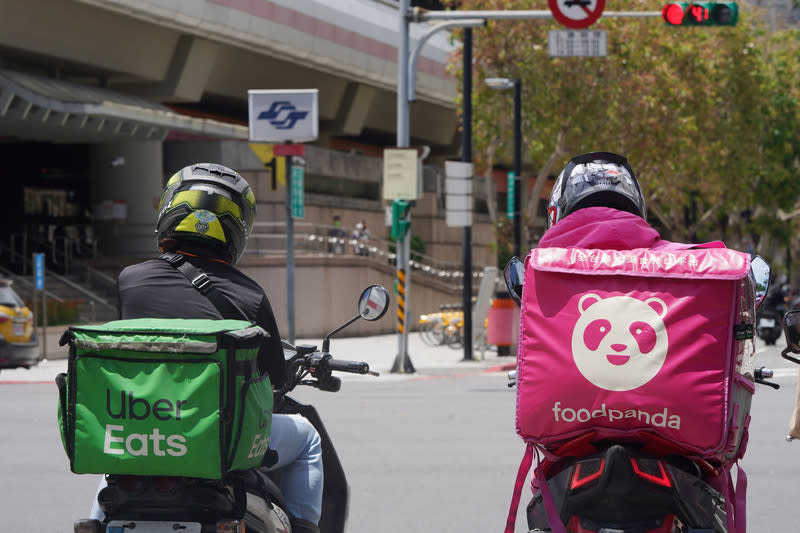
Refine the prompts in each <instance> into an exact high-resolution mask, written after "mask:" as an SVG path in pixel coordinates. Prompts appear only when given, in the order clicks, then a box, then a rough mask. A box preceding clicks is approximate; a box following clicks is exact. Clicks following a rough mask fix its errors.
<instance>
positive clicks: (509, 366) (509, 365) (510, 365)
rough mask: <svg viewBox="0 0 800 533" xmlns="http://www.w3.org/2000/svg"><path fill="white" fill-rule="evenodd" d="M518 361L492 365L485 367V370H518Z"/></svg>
mask: <svg viewBox="0 0 800 533" xmlns="http://www.w3.org/2000/svg"><path fill="white" fill-rule="evenodd" d="M516 369H517V363H505V364H502V365H495V366H490V367H488V368H484V369H483V371H484V372H508V371H509V370H516Z"/></svg>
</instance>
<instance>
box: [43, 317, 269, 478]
mask: <svg viewBox="0 0 800 533" xmlns="http://www.w3.org/2000/svg"><path fill="white" fill-rule="evenodd" d="M268 336H269V334H268V333H267V332H265V331H264V330H263V329H262V328H260V327H259V326H257V325H255V324H253V323H251V322H246V321H242V320H204V319H201V320H184V319H153V318H142V319H134V320H117V321H114V322H108V323H106V324H101V325H96V326H80V327H77V326H76V327H71V328H69V329H68V330H67V331H66V332H65V333H64V336H63V337H62V339H61V344H62V345H63V344H66V343H69V346H70V350H69V366H68V367H67V374H66V376H65V375H64V374H61V375H59V377H58V378H57V379H56V382H57V384H58V385H59V392H60V397H59V413H58V421H59V426H60V429H61V438H62V440H63V444H64V449H65V451H66V452H67V455H68V456H69V460H70V468H71V469H72V471H73V472H75V473H77V474H131V475H146V476H184V477H198V478H206V479H219V478H221V477H223V476H224V475H225V474H226V473H227V472H230V471H233V470H246V469H250V468H254V467H257V466H259V465H260V464H261V461H262V459H263V457H264V454H265V452H266V451H267V447H268V444H269V430H270V423H271V420H272V386H271V384H270V380H269V377H268V376H267V374H266V373H261V372H260V370H259V368H258V364H257V354H258V350H259V346H260V345H261V343H262V342H264V341H265V340H266V339H267V338H268Z"/></svg>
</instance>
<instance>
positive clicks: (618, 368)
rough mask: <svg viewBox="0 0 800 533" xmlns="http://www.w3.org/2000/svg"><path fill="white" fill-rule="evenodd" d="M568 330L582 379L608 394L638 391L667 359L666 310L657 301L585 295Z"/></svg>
mask: <svg viewBox="0 0 800 533" xmlns="http://www.w3.org/2000/svg"><path fill="white" fill-rule="evenodd" d="M578 310H579V311H580V313H581V316H580V318H579V319H578V322H576V324H575V329H573V330H572V357H573V358H574V359H575V364H576V365H577V367H578V370H579V371H580V372H581V374H583V376H584V377H585V378H586V379H588V380H589V381H590V382H592V383H593V384H594V385H596V386H598V387H600V388H602V389H606V390H611V391H627V390H631V389H635V388H637V387H641V386H642V385H644V384H645V383H647V382H648V381H650V380H651V379H653V378H654V377H655V376H656V374H658V372H659V370H661V367H662V365H663V364H664V361H665V360H666V358H667V348H668V345H669V342H668V339H667V329H666V326H665V325H664V320H663V319H664V317H665V316H666V314H667V306H666V304H665V303H664V302H663V301H662V300H660V299H659V298H648V299H647V300H644V301H642V300H637V299H636V298H631V297H628V296H612V297H610V298H605V299H603V298H601V297H600V296H598V295H596V294H585V295H583V296H582V297H581V299H580V300H579V301H578Z"/></svg>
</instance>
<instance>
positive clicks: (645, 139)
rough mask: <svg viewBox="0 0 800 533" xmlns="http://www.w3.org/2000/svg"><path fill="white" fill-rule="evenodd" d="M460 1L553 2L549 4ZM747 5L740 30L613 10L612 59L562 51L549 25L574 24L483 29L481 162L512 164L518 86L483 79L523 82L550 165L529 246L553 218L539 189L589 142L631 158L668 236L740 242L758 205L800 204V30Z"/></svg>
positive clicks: (529, 124)
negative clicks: (770, 22) (775, 25)
mask: <svg viewBox="0 0 800 533" xmlns="http://www.w3.org/2000/svg"><path fill="white" fill-rule="evenodd" d="M451 5H452V6H453V7H457V8H458V9H464V10H502V9H517V10H518V9H547V3H546V2H544V0H515V1H512V0H460V1H455V2H452V3H451ZM662 5H663V2H661V1H660V0H659V1H656V0H641V1H637V0H620V1H619V2H617V3H616V4H615V5H614V10H619V11H625V10H631V11H658V10H660V8H661V7H662ZM739 9H740V17H739V24H738V25H737V26H734V27H713V28H708V27H706V28H704V27H680V28H672V27H666V26H665V25H664V24H663V22H662V21H661V20H660V19H656V18H601V19H600V21H598V22H597V23H596V24H595V25H594V26H593V29H603V30H606V32H607V44H608V56H607V57H587V58H578V57H563V58H556V57H549V56H548V49H547V41H548V31H549V30H558V29H564V28H563V27H561V26H560V25H559V24H557V23H556V22H554V21H540V20H537V21H530V20H528V21H518V20H516V21H512V20H496V21H490V22H489V23H488V25H487V27H486V28H485V29H480V30H474V33H473V35H474V37H473V43H474V46H473V59H474V65H475V68H474V80H473V87H474V92H473V142H474V148H475V149H474V155H475V157H474V158H475V162H476V164H477V165H478V167H479V168H480V167H481V166H483V167H484V168H491V166H492V165H494V164H495V163H496V162H497V161H510V160H511V153H510V151H511V149H512V148H511V147H512V146H513V143H512V141H513V139H512V133H511V128H510V116H509V115H510V112H509V111H510V108H511V103H510V95H503V94H501V93H497V92H496V91H493V90H491V89H489V88H488V87H486V85H485V83H484V80H485V79H486V78H488V77H494V76H502V77H508V78H517V77H519V78H520V79H522V84H523V110H522V112H523V150H524V152H525V157H526V159H527V160H528V161H530V162H532V163H533V165H532V168H533V169H534V171H535V172H536V174H537V179H536V186H535V188H534V190H533V193H532V194H531V195H530V197H529V201H528V203H527V206H526V208H525V209H524V214H523V215H524V220H525V223H526V225H527V227H528V230H529V242H530V241H532V240H535V238H536V237H537V236H536V235H535V234H534V233H533V230H534V226H535V224H534V223H535V220H536V217H537V216H541V215H543V214H542V213H539V212H538V207H539V202H538V198H539V195H540V192H541V191H542V190H543V188H544V187H545V185H546V182H547V179H548V178H549V177H551V176H552V175H553V174H554V173H557V172H558V171H559V170H560V168H561V167H562V166H563V164H565V162H566V160H567V159H568V158H569V157H570V156H572V155H574V154H577V153H582V152H586V151H593V150H609V151H616V152H619V153H623V154H625V155H626V156H627V157H628V158H629V159H630V161H631V164H632V166H633V167H634V169H635V170H636V171H637V174H638V176H639V177H640V180H641V182H642V185H643V188H644V189H645V194H646V195H647V199H648V206H649V208H650V215H651V218H652V219H653V221H654V222H655V223H656V224H657V225H658V226H659V228H660V229H661V230H662V232H663V233H664V235H665V237H667V238H674V239H689V238H694V237H696V238H700V239H712V238H723V239H726V240H728V241H733V242H734V243H738V242H741V238H742V237H743V236H744V235H745V233H747V232H748V231H749V229H750V226H749V224H750V222H752V220H753V218H752V215H753V214H754V213H756V214H758V213H759V210H758V208H759V206H764V207H763V208H762V211H763V212H764V213H769V212H771V213H773V214H774V212H775V211H774V210H775V208H778V207H781V208H783V209H788V208H789V207H791V206H793V205H794V204H795V201H796V199H797V198H798V194H799V193H800V191H798V190H797V185H796V184H795V183H794V181H796V180H789V179H788V176H790V175H791V174H792V173H796V169H795V168H793V167H792V165H794V164H795V161H796V158H797V150H796V143H797V137H796V135H797V134H796V133H794V132H797V131H798V129H797V128H796V127H795V126H796V124H797V114H798V113H797V109H798V106H797V99H796V98H797V95H796V94H795V93H796V89H797V87H798V81H800V78H799V77H798V72H797V64H796V63H797V57H798V55H797V47H796V43H797V38H796V36H795V37H794V41H793V42H792V36H791V35H789V34H787V33H782V34H775V33H768V32H766V31H765V29H764V28H763V26H762V24H761V22H760V20H761V19H760V18H759V15H758V12H757V11H755V10H754V8H750V7H748V5H747V4H743V3H740V4H739ZM793 51H794V52H793ZM460 65H461V58H460V56H459V54H458V53H456V54H454V57H453V61H452V69H453V71H455V72H456V73H457V74H458V75H460V69H461V67H460ZM787 84H788V85H787ZM781 86H782V87H783V88H784V90H783V91H781V90H780V87H781ZM786 87H792V88H793V91H792V92H791V93H790V92H788V91H787V90H786ZM488 172H489V171H488V170H487V174H488ZM748 216H750V218H748ZM755 218H756V219H758V220H760V218H759V216H756V217H755ZM773 218H774V217H773ZM763 230H764V231H776V230H775V228H773V227H769V226H766V225H764V227H763Z"/></svg>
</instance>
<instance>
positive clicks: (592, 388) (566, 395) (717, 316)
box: [516, 248, 755, 463]
mask: <svg viewBox="0 0 800 533" xmlns="http://www.w3.org/2000/svg"><path fill="white" fill-rule="evenodd" d="M749 271H750V257H749V256H748V255H747V254H744V253H741V252H737V251H735V250H730V249H727V248H701V249H680V250H670V251H666V250H652V249H636V250H591V249H580V248H537V249H534V250H532V251H531V253H530V254H529V255H528V257H527V259H526V261H525V279H524V285H523V293H522V309H521V313H520V330H519V344H518V356H517V413H516V426H517V432H518V433H519V435H520V436H521V437H522V438H523V439H524V440H526V441H527V442H529V443H533V444H536V445H538V446H539V447H541V448H542V449H544V450H549V451H554V450H557V449H558V448H559V447H560V446H561V445H562V444H564V443H565V442H567V441H570V440H571V439H575V438H577V437H580V436H582V435H585V434H586V433H588V432H593V433H594V436H595V438H596V439H604V440H605V439H613V440H619V441H637V442H641V441H644V442H647V441H648V440H649V439H650V440H655V441H658V442H660V443H662V444H665V443H666V445H667V447H668V448H670V447H671V448H672V449H671V450H670V452H671V453H682V454H686V455H689V456H695V457H702V458H706V459H709V460H712V461H714V462H719V463H728V462H731V461H734V460H736V459H737V458H739V457H741V455H742V454H743V453H744V449H745V446H746V440H747V439H746V435H747V426H748V423H749V411H750V400H751V397H752V394H753V392H754V385H753V356H754V352H755V350H754V341H753V333H754V327H753V323H754V319H755V317H754V316H753V312H754V299H755V290H754V285H753V282H752V278H751V277H750V276H749V275H748V274H749Z"/></svg>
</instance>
